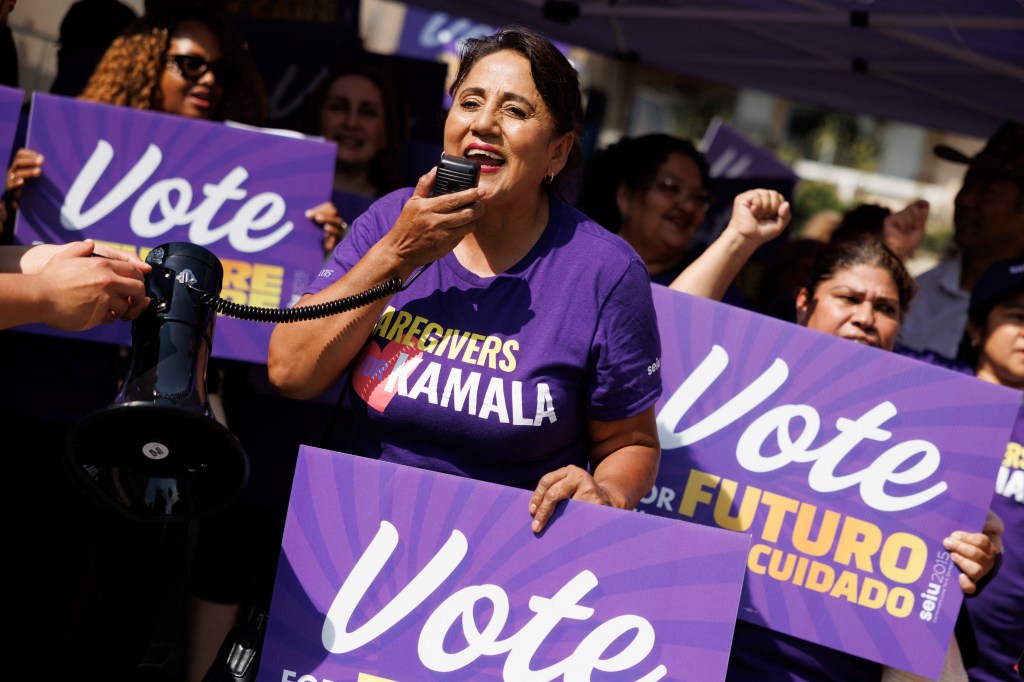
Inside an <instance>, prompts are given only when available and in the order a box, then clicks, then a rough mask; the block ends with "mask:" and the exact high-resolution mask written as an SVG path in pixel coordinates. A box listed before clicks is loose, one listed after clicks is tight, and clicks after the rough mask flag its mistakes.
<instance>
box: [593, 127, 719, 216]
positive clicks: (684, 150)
mask: <svg viewBox="0 0 1024 682" xmlns="http://www.w3.org/2000/svg"><path fill="white" fill-rule="evenodd" d="M670 154H682V155H683V156H685V157H687V158H689V159H692V160H693V162H694V163H695V164H697V169H698V170H699V171H700V181H701V184H702V185H703V186H704V189H705V190H707V189H709V188H710V185H711V172H710V170H709V169H708V162H707V160H705V158H704V155H703V154H701V153H700V151H698V150H697V148H696V147H695V146H694V144H693V143H692V142H690V141H689V140H685V139H683V138H679V137H675V136H673V135H667V134H665V133H650V134H648V135H641V136H639V137H623V138H621V139H620V140H619V141H618V142H616V143H614V144H612V145H609V146H608V147H606V148H605V149H602V150H600V151H598V152H596V153H595V154H594V155H593V156H592V157H591V158H590V161H589V162H588V164H587V167H586V171H585V173H584V177H583V187H582V188H581V190H580V199H579V204H580V210H582V211H583V212H584V213H586V214H587V215H588V216H589V217H590V218H592V219H593V220H594V221H596V222H597V223H598V224H600V225H602V226H604V227H605V228H606V229H608V230H610V231H611V232H618V231H619V230H620V229H621V227H622V216H621V215H619V206H618V203H617V202H616V192H617V191H618V187H619V184H620V183H625V185H626V187H628V188H629V189H630V190H631V191H636V190H643V189H647V188H648V187H650V186H651V185H652V184H653V182H654V178H655V176H656V175H657V173H658V168H659V167H660V166H661V164H663V163H665V160H666V159H668V157H669V155H670Z"/></svg>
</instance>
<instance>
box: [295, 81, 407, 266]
mask: <svg viewBox="0 0 1024 682" xmlns="http://www.w3.org/2000/svg"><path fill="white" fill-rule="evenodd" d="M299 127H300V130H301V131H302V132H304V133H306V134H309V135H318V136H321V137H323V138H324V139H326V140H328V141H329V142H334V143H335V144H337V147H338V152H337V156H336V158H335V165H334V185H333V188H334V195H333V204H334V206H335V207H336V208H337V210H338V212H340V214H341V215H342V216H343V217H344V218H345V220H346V222H344V223H342V225H341V226H340V227H339V226H336V225H333V224H325V225H324V253H325V255H329V254H330V253H331V252H332V251H334V247H336V246H337V244H338V242H339V241H341V240H342V239H343V238H344V236H345V232H346V230H347V229H348V225H349V223H351V222H352V221H353V220H355V219H356V218H357V217H358V216H359V215H360V214H362V212H363V211H365V210H366V209H367V208H368V207H369V205H370V204H371V203H372V202H373V201H374V200H375V199H379V198H380V197H382V196H384V195H385V194H387V193H388V192H391V191H393V190H396V189H398V188H399V187H401V186H402V173H401V167H402V141H403V138H404V133H405V130H404V128H405V116H404V115H403V113H402V107H401V103H400V100H399V98H398V94H397V92H396V89H395V86H394V83H393V81H392V79H391V78H390V76H388V74H387V73H386V72H385V71H383V70H382V69H379V68H376V67H374V66H372V65H369V64H348V65H344V66H338V67H335V68H333V69H331V71H329V72H328V73H327V75H326V76H325V77H324V78H323V79H322V80H321V81H320V83H319V84H318V85H317V87H316V88H314V89H313V90H312V91H311V92H310V94H309V95H308V96H307V98H306V101H305V103H304V106H303V112H302V115H301V120H300V125H299ZM327 207H328V206H327V205H324V206H322V207H317V208H316V209H313V211H317V210H319V209H320V208H325V209H326V208H327Z"/></svg>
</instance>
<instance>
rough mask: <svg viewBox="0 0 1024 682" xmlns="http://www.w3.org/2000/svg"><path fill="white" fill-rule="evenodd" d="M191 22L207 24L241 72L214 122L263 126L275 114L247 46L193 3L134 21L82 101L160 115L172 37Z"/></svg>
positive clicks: (226, 87)
mask: <svg viewBox="0 0 1024 682" xmlns="http://www.w3.org/2000/svg"><path fill="white" fill-rule="evenodd" d="M186 21H198V22H200V23H202V24H204V25H206V27H207V28H209V29H210V31H211V32H212V33H213V34H214V35H215V36H216V37H217V40H218V41H219V42H220V48H221V53H222V55H223V57H222V59H223V60H224V61H225V62H227V63H230V64H234V65H235V66H237V67H238V70H239V78H238V79H237V81H234V82H230V83H225V84H223V88H224V95H223V97H222V98H221V100H220V104H219V105H218V107H217V110H216V111H214V112H213V115H212V116H211V118H212V119H214V120H217V121H223V120H226V119H231V120H232V121H238V122H240V123H248V124H251V125H260V124H262V123H263V122H264V121H265V120H266V118H267V116H268V115H269V113H270V102H269V98H268V97H267V92H266V86H265V85H264V83H263V78H262V77H261V76H260V73H259V70H258V69H257V67H256V62H255V61H254V60H253V58H252V55H251V54H250V53H249V51H248V49H247V48H246V45H245V42H244V41H243V40H242V37H241V36H240V35H239V34H238V32H237V31H235V29H234V28H233V27H232V26H231V25H230V24H229V23H228V21H227V19H226V18H225V17H224V16H222V15H220V14H218V13H216V12H213V11H211V10H209V9H207V8H205V7H203V6H200V5H193V4H174V5H171V6H168V7H166V8H164V9H161V10H160V11H158V12H155V13H152V14H144V15H143V16H141V17H139V18H138V19H136V20H135V21H133V22H132V23H131V24H130V25H129V26H128V27H127V28H126V29H125V30H124V32H122V33H121V35H120V36H119V37H117V38H116V39H115V40H114V42H113V43H111V45H110V47H109V48H108V49H107V51H106V52H105V53H104V55H103V57H102V58H101V59H100V61H99V64H97V66H96V70H95V71H94V72H93V75H92V77H91V78H90V79H89V82H88V83H87V84H86V86H85V89H84V90H83V91H82V94H81V95H79V98H80V99H83V100H88V101H90V102H100V103H102V104H116V105H120V106H126V107H132V108H133V109H145V110H150V111H154V110H156V108H157V107H156V97H157V93H158V88H159V83H160V76H161V74H162V73H163V69H164V64H165V63H166V61H167V52H168V49H169V47H170V44H171V38H172V37H173V36H174V34H175V33H176V32H177V29H178V27H179V26H180V25H181V24H182V23H184V22H186Z"/></svg>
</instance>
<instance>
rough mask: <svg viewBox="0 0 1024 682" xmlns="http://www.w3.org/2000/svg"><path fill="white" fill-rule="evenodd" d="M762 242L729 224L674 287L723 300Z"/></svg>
mask: <svg viewBox="0 0 1024 682" xmlns="http://www.w3.org/2000/svg"><path fill="white" fill-rule="evenodd" d="M758 246H759V244H758V243H756V242H755V241H754V240H753V239H749V238H747V237H743V236H742V235H739V234H737V233H735V232H734V231H732V230H730V229H729V228H728V227H726V228H725V231H723V232H722V234H721V235H719V237H718V239H716V240H715V241H714V242H712V244H711V245H710V246H708V248H706V249H704V252H703V253H702V254H701V255H700V256H699V257H698V258H697V260H695V261H693V263H691V264H690V265H689V266H688V267H687V268H686V269H685V270H683V271H682V272H681V273H680V274H679V276H678V277H676V278H675V280H674V281H673V282H672V284H671V285H670V287H671V288H672V289H673V290H675V291H682V292H683V293H687V294H690V295H692V296H701V297H703V298H710V299H712V300H715V301H720V300H722V297H723V296H725V292H726V290H727V289H728V288H729V285H730V284H732V281H733V280H734V279H736V275H738V274H739V272H740V270H741V269H742V268H743V266H744V265H746V263H747V261H748V260H749V259H750V256H751V255H753V253H754V251H756V250H757V247H758Z"/></svg>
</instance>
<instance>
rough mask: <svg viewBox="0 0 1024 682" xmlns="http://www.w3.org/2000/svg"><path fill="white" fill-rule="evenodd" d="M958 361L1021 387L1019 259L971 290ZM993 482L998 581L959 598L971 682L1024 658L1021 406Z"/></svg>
mask: <svg viewBox="0 0 1024 682" xmlns="http://www.w3.org/2000/svg"><path fill="white" fill-rule="evenodd" d="M964 341H965V342H964V343H963V344H962V346H961V353H960V359H961V360H962V361H963V362H964V363H965V364H966V366H967V367H969V368H971V370H972V371H973V373H974V375H975V376H976V377H978V378H979V379H981V380H982V381H987V382H989V383H993V384H998V385H999V386H1006V387H1007V388H1012V389H1015V390H1018V391H1021V390H1024V258H1019V257H1018V258H1015V259H1011V260H1007V261H1002V262H1000V263H996V264H995V265H993V266H991V267H990V268H989V269H988V270H987V271H986V272H985V274H983V275H982V276H981V278H980V279H979V280H978V283H977V284H976V285H975V287H974V289H973V290H972V291H971V300H970V304H969V308H968V313H967V329H966V330H965V333H964ZM993 455H994V456H996V457H998V458H1000V459H1001V460H1002V464H1001V466H1000V470H999V474H998V476H997V477H996V486H995V495H994V496H993V497H992V509H993V511H995V513H996V514H997V515H998V516H999V517H1000V518H1001V519H1002V520H1003V523H1004V524H1005V526H1006V530H1005V531H1004V533H1003V539H1004V545H1005V549H1004V551H1003V560H1002V566H1001V568H1000V569H999V576H998V577H997V579H995V580H993V581H992V582H991V584H989V585H988V586H987V587H986V588H985V590H984V591H982V592H981V593H979V594H978V595H976V596H974V597H972V598H971V599H966V600H964V603H965V604H966V606H967V613H968V615H969V617H970V621H971V625H972V626H973V629H974V634H975V636H976V638H977V643H978V657H977V663H976V664H975V665H974V666H973V667H971V668H969V669H968V671H967V672H968V676H969V677H970V679H971V682H1011V680H1019V679H1020V677H1019V674H1018V673H1015V672H1014V670H1013V667H1014V665H1015V664H1016V663H1017V662H1018V660H1019V659H1020V657H1021V655H1022V654H1024V616H1022V614H1024V402H1022V403H1021V407H1020V409H1019V410H1018V412H1017V421H1016V422H1014V425H1013V431H1012V433H1011V434H1010V442H1009V443H1008V444H1007V446H1006V450H1005V451H1004V452H997V453H993Z"/></svg>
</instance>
